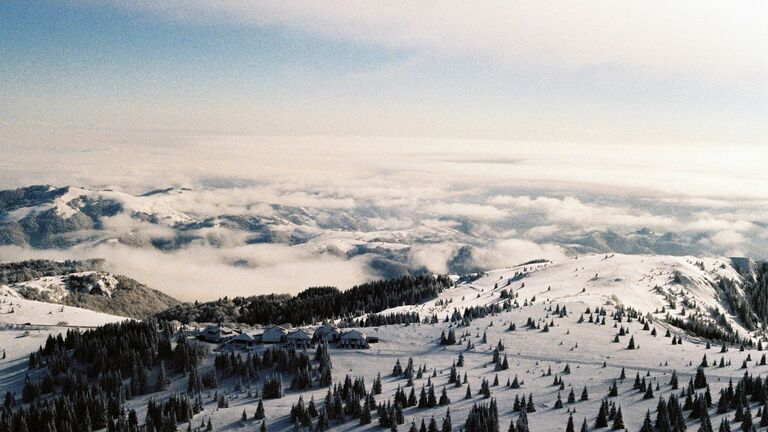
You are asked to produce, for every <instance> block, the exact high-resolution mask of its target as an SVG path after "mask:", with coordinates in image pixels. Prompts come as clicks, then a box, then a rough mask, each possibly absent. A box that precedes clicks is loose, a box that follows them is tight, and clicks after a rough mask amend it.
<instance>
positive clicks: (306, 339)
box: [286, 329, 313, 348]
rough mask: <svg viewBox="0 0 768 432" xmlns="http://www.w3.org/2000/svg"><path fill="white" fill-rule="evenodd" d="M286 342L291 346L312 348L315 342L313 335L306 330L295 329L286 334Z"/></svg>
mask: <svg viewBox="0 0 768 432" xmlns="http://www.w3.org/2000/svg"><path fill="white" fill-rule="evenodd" d="M286 342H287V344H288V346H289V347H291V348H310V347H311V346H312V344H313V342H312V336H310V335H309V333H307V331H306V330H301V329H299V330H294V331H292V332H290V333H288V336H286Z"/></svg>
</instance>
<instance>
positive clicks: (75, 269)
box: [0, 260, 178, 318]
mask: <svg viewBox="0 0 768 432" xmlns="http://www.w3.org/2000/svg"><path fill="white" fill-rule="evenodd" d="M101 265H102V262H101V261H99V260H88V261H64V262H56V261H47V260H32V261H23V262H18V263H3V264H0V293H2V294H3V295H6V296H11V297H16V298H23V299H27V300H35V301H42V302H48V303H55V304H62V305H69V306H75V307H79V308H85V309H90V310H93V311H97V312H103V313H108V314H112V315H119V316H126V317H131V318H144V317H146V316H149V315H151V314H153V313H156V312H158V311H161V310H164V309H167V308H169V307H171V306H173V305H174V304H177V303H178V301H177V300H176V299H174V298H172V297H170V296H168V295H166V294H163V293H161V292H159V291H157V290H153V289H151V288H149V287H147V286H145V285H143V284H141V283H139V282H137V281H135V280H133V279H131V278H128V277H125V276H120V275H112V274H109V273H106V272H104V271H102V270H100V268H101Z"/></svg>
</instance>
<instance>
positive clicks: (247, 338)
mask: <svg viewBox="0 0 768 432" xmlns="http://www.w3.org/2000/svg"><path fill="white" fill-rule="evenodd" d="M230 341H232V342H253V336H251V335H249V334H248V333H245V332H243V333H240V334H239V335H237V336H235V337H233V338H232V339H230Z"/></svg>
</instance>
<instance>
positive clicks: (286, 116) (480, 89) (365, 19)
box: [0, 0, 768, 144]
mask: <svg viewBox="0 0 768 432" xmlns="http://www.w3.org/2000/svg"><path fill="white" fill-rule="evenodd" d="M469 3H470V2H466V3H463V2H445V3H443V4H442V5H441V8H439V9H437V8H435V9H432V8H431V7H429V6H428V3H426V2H425V3H419V4H418V5H417V6H414V4H413V3H402V4H399V3H398V2H346V1H343V0H342V1H322V2H269V1H267V2H247V1H237V0H236V1H229V2H214V1H206V0H199V1H189V2H184V1H180V0H169V1H164V2H152V1H144V0H128V1H122V2H121V1H116V0H115V1H106V2H91V1H75V0H72V1H62V2H54V1H23V2H22V1H8V2H2V3H0V122H2V123H4V124H6V126H8V125H10V126H15V125H30V124H31V125H45V126H51V127H73V126H74V127H97V128H126V129H172V130H183V131H215V132H221V133H253V134H276V135H282V134H290V135H376V136H381V135H384V136H424V137H448V138H453V137H462V138H467V137H481V138H484V137H491V138H504V139H541V140H549V139H558V140H586V141H608V142H612V141H625V140H633V141H634V140H639V141H653V142H670V143H674V142H679V141H688V142H690V141H693V142H720V143H722V142H730V141H733V142H741V143H744V142H746V143H757V144H762V143H763V142H764V136H765V134H766V132H768V78H767V76H766V73H768V52H767V50H768V48H767V46H768V44H766V43H765V41H766V40H768V32H767V31H766V30H764V28H765V26H763V25H762V24H761V23H762V22H764V21H765V19H766V18H768V16H767V15H766V6H765V4H764V3H760V2H737V3H725V2H723V3H718V2H673V3H672V6H669V4H670V3H669V2H644V3H645V4H644V5H643V6H631V8H630V6H629V5H630V3H628V2H609V3H606V2H601V1H590V2H579V5H578V6H573V5H569V2H553V3H547V4H546V5H544V6H537V4H541V3H540V2H520V1H510V2H500V3H495V2H471V4H472V5H473V6H472V7H471V8H470V7H469ZM729 5H730V7H729Z"/></svg>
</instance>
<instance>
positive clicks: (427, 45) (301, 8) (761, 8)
mask: <svg viewBox="0 0 768 432" xmlns="http://www.w3.org/2000/svg"><path fill="white" fill-rule="evenodd" d="M89 3H90V2H89ZM113 3H115V4H116V5H119V6H121V7H127V8H132V9H134V10H140V11H146V12H150V13H153V14H158V15H162V16H167V17H172V18H174V19H180V20H185V21H195V22H200V23H210V22H211V21H215V20H217V19H218V20H228V21H234V22H240V23H244V24H251V25H256V26H277V27H281V28H286V29H289V30H292V31H299V32H301V33H309V34H312V35H315V36H319V37H323V38H329V39H338V40H344V41H352V42H355V43H366V44H373V45H378V46H383V47H386V48H392V49H410V50H421V51H424V52H429V53H430V54H434V53H440V54H444V55H481V56H485V57H488V58H491V59H494V60H497V61H500V62H505V63H509V64H514V65H525V66H528V67H536V66H548V67H555V68H559V69H565V70H568V69H588V68H589V69H596V70H597V71H599V72H595V73H603V74H606V75H610V74H611V73H612V72H615V71H621V72H622V73H626V74H633V73H634V74H639V75H643V74H645V75H647V74H651V75H657V76H666V77H670V76H673V77H679V76H685V77H686V78H687V79H690V80H702V79H703V80H726V81H730V82H738V81H739V80H757V79H759V80H762V77H764V76H765V74H766V72H768V49H766V48H765V46H764V44H763V41H764V40H765V38H766V29H765V26H764V22H763V21H764V19H763V18H764V17H765V16H766V15H768V9H767V8H768V6H766V3H765V2H761V1H744V2H739V3H738V4H733V3H731V2H726V1H713V2H707V3H705V4H702V3H701V2H698V1H693V0H686V1H676V2H667V1H661V0H650V1H644V2H615V1H610V0H591V1H586V2H572V1H567V0H560V1H552V2H540V1H533V0H513V1H498V0H487V1H481V2H471V3H468V2H465V1H460V0H447V1H443V2H440V7H435V5H434V4H432V3H429V2H405V1H388V2H381V1H354V0H325V1H323V0H321V1H295V2H284V1H279V0H267V1H259V2H252V1H248V0H234V1H227V2H221V1H215V0H197V1H191V2H190V1H184V0H166V1H162V2H156V1H150V0H131V1H128V2H126V1H120V2H118V1H113Z"/></svg>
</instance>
